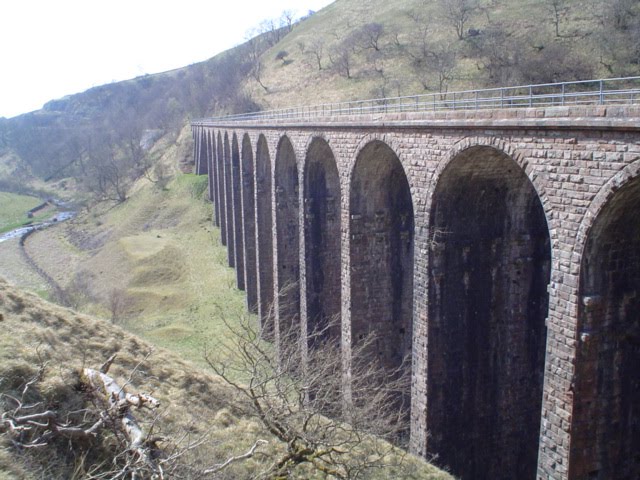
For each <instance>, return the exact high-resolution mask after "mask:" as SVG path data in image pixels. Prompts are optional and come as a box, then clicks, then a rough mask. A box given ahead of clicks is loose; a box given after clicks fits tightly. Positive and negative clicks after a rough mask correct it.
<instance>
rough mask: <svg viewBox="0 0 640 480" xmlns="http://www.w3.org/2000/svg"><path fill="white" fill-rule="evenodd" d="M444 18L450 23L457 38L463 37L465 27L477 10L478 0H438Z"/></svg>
mask: <svg viewBox="0 0 640 480" xmlns="http://www.w3.org/2000/svg"><path fill="white" fill-rule="evenodd" d="M438 3H439V5H440V9H441V14H442V16H443V18H444V20H445V21H446V22H447V23H449V25H451V26H452V27H453V28H454V30H455V32H456V36H457V37H458V39H459V40H462V39H464V36H465V33H466V30H465V27H466V25H467V23H468V22H469V20H470V19H471V17H472V15H473V14H474V13H475V12H476V10H478V8H479V4H478V0H438Z"/></svg>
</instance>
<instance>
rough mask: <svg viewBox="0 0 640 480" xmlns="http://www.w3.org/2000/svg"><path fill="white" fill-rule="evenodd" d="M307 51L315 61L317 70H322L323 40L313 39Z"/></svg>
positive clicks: (320, 38) (319, 38)
mask: <svg viewBox="0 0 640 480" xmlns="http://www.w3.org/2000/svg"><path fill="white" fill-rule="evenodd" d="M307 51H308V52H309V53H311V54H312V55H313V57H314V58H315V59H316V65H317V66H318V70H322V59H323V58H324V39H323V38H322V37H314V38H313V39H312V40H311V42H310V43H309V45H308V47H307Z"/></svg>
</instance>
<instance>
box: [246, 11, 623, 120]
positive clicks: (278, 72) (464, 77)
mask: <svg viewBox="0 0 640 480" xmlns="http://www.w3.org/2000/svg"><path fill="white" fill-rule="evenodd" d="M596 3H597V2H595V3H594V2H592V1H591V0H576V1H575V2H568V3H567V4H568V5H569V6H570V8H569V10H568V13H567V15H566V16H564V17H563V20H562V22H563V31H564V32H567V33H569V34H570V35H574V34H576V33H577V35H576V36H575V39H574V40H571V39H566V38H565V39H564V41H568V42H571V45H572V48H573V49H574V52H575V55H578V56H583V57H585V58H589V57H593V51H594V50H595V45H594V43H593V42H595V41H596V40H595V39H594V38H593V36H592V35H591V36H590V34H591V33H592V32H593V31H594V30H595V29H596V26H597V24H598V22H599V21H600V19H599V18H598V16H597V11H596V9H594V7H593V5H594V4H596ZM480 4H481V5H482V6H483V8H482V9H481V10H478V11H477V12H476V13H474V14H473V15H472V17H471V19H470V21H469V22H468V23H467V25H466V26H465V29H468V28H473V29H479V30H484V29H486V28H487V26H488V25H489V22H491V23H493V24H495V23H500V24H501V25H503V26H504V28H505V29H507V30H508V31H509V32H512V34H513V36H514V38H516V37H517V38H527V39H528V42H527V43H530V44H531V46H532V47H533V46H534V45H535V46H537V47H544V46H548V45H550V44H552V43H553V42H554V41H556V40H557V39H556V38H555V33H554V31H553V25H552V22H551V16H550V15H551V14H550V13H549V9H548V8H547V7H546V6H545V2H542V1H540V0H518V1H509V2H507V1H501V2H496V1H493V0H482V1H481V2H480ZM411 11H413V12H420V13H421V15H423V16H424V17H425V18H427V19H428V20H427V21H428V25H429V26H428V31H429V33H428V38H429V42H430V44H431V45H433V44H438V43H440V44H448V45H451V46H453V47H455V48H459V47H461V46H462V45H463V43H464V42H462V41H459V40H458V39H457V36H456V34H455V31H454V30H453V27H452V26H450V25H449V24H448V22H447V21H445V20H444V19H443V17H442V10H441V8H440V7H439V2H438V1H435V0H433V1H425V0H336V1H335V2H334V3H332V4H330V5H329V6H328V7H326V8H324V9H322V10H321V11H319V12H317V13H315V14H314V15H313V16H311V17H310V18H308V19H307V20H305V21H304V22H301V23H300V24H298V25H297V26H296V27H295V28H294V30H293V31H292V32H291V33H290V34H289V35H287V36H286V37H285V38H284V39H283V40H281V41H280V42H279V43H278V44H276V45H275V46H274V47H273V48H271V49H270V50H269V51H267V52H266V53H265V54H264V55H263V56H262V59H263V64H264V66H263V71H264V73H263V75H262V83H264V84H265V85H266V86H267V87H268V91H266V92H265V91H264V89H263V88H262V87H260V86H259V85H258V84H257V82H255V80H253V79H248V80H247V89H248V90H249V91H250V92H251V94H252V96H253V97H254V98H256V99H257V100H258V101H259V103H260V104H261V105H263V106H264V107H265V108H283V107H291V106H298V105H315V104H320V103H328V102H339V101H349V100H359V99H365V98H376V97H379V96H382V92H383V89H384V94H385V96H400V95H415V94H420V93H429V92H425V90H424V89H423V87H422V85H421V84H420V82H419V81H418V80H417V78H416V76H415V75H414V73H413V71H412V67H411V58H410V56H409V55H408V54H407V51H408V50H411V49H415V48H416V47H417V42H418V35H417V34H416V30H415V23H414V21H413V20H411V18H410V17H409V15H408V12H411ZM372 22H377V23H380V24H382V25H383V26H384V29H385V34H384V35H383V37H382V39H381V45H382V48H381V51H382V55H381V56H380V59H379V60H378V62H377V66H378V68H381V69H382V71H383V74H380V73H379V72H378V73H376V72H375V71H374V69H373V67H372V65H373V63H372V62H371V60H370V58H369V57H368V56H369V55H370V54H371V51H370V50H369V51H359V52H357V53H355V54H354V56H353V62H352V77H353V78H351V79H346V78H344V77H341V76H340V75H339V74H338V73H337V72H336V71H334V70H333V69H332V68H331V62H330V59H329V55H328V52H329V51H330V50H331V49H332V48H334V47H336V46H337V45H338V44H339V43H340V42H341V41H342V40H343V39H344V38H345V37H347V36H348V34H349V33H350V32H352V31H353V30H354V29H356V28H357V27H360V26H362V25H364V24H365V23H372ZM396 32H397V34H398V35H397V39H398V41H399V43H400V45H399V46H398V45H396V43H395V33H396ZM317 39H322V40H323V41H324V54H323V60H322V66H323V68H322V70H318V68H317V65H316V59H315V57H314V56H313V54H312V53H311V52H310V51H309V45H311V43H312V42H313V41H314V40H317ZM300 43H304V44H305V51H304V52H303V51H302V50H301V48H300ZM282 50H284V51H287V52H288V54H289V55H288V56H287V64H286V65H284V64H283V62H282V61H280V60H277V59H276V55H277V53H278V52H280V51H282ZM464 51H465V49H464V48H461V52H462V54H461V56H460V57H459V59H458V62H457V67H456V71H455V78H454V79H453V80H452V82H451V84H450V87H449V90H450V91H454V90H464V89H470V88H483V87H485V86H487V85H486V80H485V79H484V78H483V75H484V72H483V71H482V70H481V69H480V68H478V61H477V60H478V59H476V58H472V57H470V56H467V55H466V54H465V53H464ZM591 62H592V63H593V65H594V68H595V70H596V75H600V76H605V77H606V76H610V74H609V73H607V72H606V70H604V68H603V67H602V66H601V65H598V64H597V62H596V61H595V60H593V59H592V60H591ZM492 86H497V85H492ZM433 91H437V90H436V89H435V84H434V85H433V86H432V88H431V89H430V92H433Z"/></svg>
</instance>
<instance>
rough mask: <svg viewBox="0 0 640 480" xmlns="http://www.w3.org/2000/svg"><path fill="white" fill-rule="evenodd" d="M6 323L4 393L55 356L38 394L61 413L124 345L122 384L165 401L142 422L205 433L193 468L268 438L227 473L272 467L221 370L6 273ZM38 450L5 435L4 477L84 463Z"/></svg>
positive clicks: (412, 463)
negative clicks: (22, 287)
mask: <svg viewBox="0 0 640 480" xmlns="http://www.w3.org/2000/svg"><path fill="white" fill-rule="evenodd" d="M0 325H1V326H2V329H3V335H2V336H0V392H2V393H14V394H15V392H16V391H17V390H18V389H20V388H21V387H22V386H23V385H24V384H25V383H26V382H27V381H28V380H29V379H31V378H32V377H33V376H34V375H35V373H36V371H37V369H38V366H39V365H41V364H43V362H48V363H47V365H48V366H47V368H46V369H45V374H44V376H43V378H42V380H41V381H40V383H39V384H38V391H37V392H36V394H37V399H38V400H41V401H43V402H44V404H46V405H47V407H48V408H55V409H58V410H59V411H64V410H65V409H66V410H68V409H74V408H75V409H77V408H81V407H82V404H83V402H84V397H83V396H82V395H81V393H80V392H78V391H77V390H75V389H74V385H75V383H76V378H77V374H76V372H77V371H78V370H79V369H80V368H82V367H83V366H91V367H97V366H99V365H101V364H102V363H103V362H104V360H105V359H106V358H108V357H109V356H110V355H112V354H114V353H117V354H118V356H117V360H116V362H115V363H114V364H113V366H112V368H111V370H110V374H112V375H113V376H114V378H115V379H116V380H117V381H118V382H119V383H120V384H121V385H124V384H125V383H126V382H127V381H129V383H128V387H127V388H128V390H129V391H133V392H149V393H152V394H153V395H154V396H155V397H156V398H158V399H159V400H160V402H161V404H162V405H163V408H162V415H161V417H160V419H159V420H158V419H154V418H152V417H148V416H145V415H144V414H142V413H136V416H138V417H139V419H140V420H141V423H143V425H144V426H146V427H147V428H148V427H149V426H150V423H151V422H152V421H153V422H155V428H156V429H157V430H158V431H159V432H160V433H161V434H162V435H163V436H165V437H167V438H169V439H177V438H183V437H184V438H185V440H184V442H188V441H191V442H196V441H199V440H204V442H203V443H202V445H200V446H199V447H197V448H195V449H194V450H193V451H191V452H190V453H189V454H188V455H187V456H186V457H185V460H187V461H188V462H189V463H190V464H191V465H192V466H193V467H196V468H202V466H204V465H213V464H216V463H222V462H223V461H224V460H225V459H226V458H228V457H230V456H234V455H238V454H240V453H243V452H245V451H246V450H247V449H248V448H249V446H251V445H252V444H253V442H255V440H256V439H258V438H263V439H267V441H268V442H269V443H268V445H267V446H266V447H264V449H263V452H264V453H265V454H266V455H258V456H256V457H254V458H252V459H249V460H246V461H243V462H238V463H236V464H233V466H231V467H229V469H228V471H225V473H224V475H223V476H221V477H219V478H236V479H244V478H253V477H254V476H255V475H257V474H258V473H259V472H260V471H262V470H264V469H265V466H266V465H267V464H268V463H269V461H270V456H269V454H270V453H274V452H275V451H277V450H278V449H280V448H281V446H279V445H278V444H277V442H276V441H275V440H274V439H273V438H272V437H271V436H270V435H269V434H268V433H267V432H265V431H264V430H263V428H262V427H261V426H260V424H258V423H257V422H256V421H255V420H253V419H251V418H248V417H243V416H242V415H241V414H240V413H239V410H237V409H236V406H237V405H238V402H240V401H242V400H241V399H239V398H236V396H235V395H236V394H235V392H234V391H232V390H230V388H229V387H228V386H227V385H226V384H224V383H223V382H222V381H221V380H220V379H219V378H218V377H216V376H213V375H209V374H207V373H203V372H202V371H201V370H200V369H198V368H197V367H195V366H194V365H193V364H191V363H189V362H186V361H184V360H182V359H180V358H179V357H177V356H176V355H175V354H173V353H170V352H167V351H165V350H164V349H161V348H157V347H154V346H152V345H151V344H149V343H147V342H145V341H144V340H142V339H140V338H139V337H136V336H134V335H132V334H130V333H128V332H126V331H125V330H123V329H121V328H119V327H117V326H114V325H112V324H110V323H108V322H106V321H103V320H100V319H96V318H92V317H89V316H86V315H82V314H78V313H76V312H73V311H71V310H68V309H65V308H62V307H59V306H56V305H53V304H49V303H47V302H45V301H44V300H42V299H40V298H38V297H36V296H35V295H32V294H28V293H24V292H20V291H18V290H16V289H15V288H13V287H11V286H10V285H8V284H7V283H5V282H4V281H0ZM132 372H135V373H134V374H133V375H132ZM34 398H36V397H34ZM0 403H1V402H0ZM165 445H169V443H165ZM30 452H33V451H27V452H22V453H20V452H19V451H17V450H15V449H13V448H11V446H10V445H9V444H8V443H7V442H6V437H5V438H4V439H3V438H2V437H0V479H2V478H29V479H31V478H63V477H64V478H66V477H70V476H71V475H72V470H73V468H74V466H75V467H77V462H78V458H77V457H76V458H75V462H76V463H73V462H71V463H66V462H67V461H70V459H71V460H73V459H74V457H73V455H70V453H69V452H68V451H67V454H65V455H62V456H61V455H60V452H57V453H56V452H48V451H39V453H37V454H35V455H32V454H30ZM75 453H77V452H75ZM89 453H91V452H89ZM89 453H87V457H86V458H87V459H88V458H91V456H90V455H89ZM363 454H365V453H363ZM86 461H89V460H86ZM406 462H408V463H407V465H408V467H406V468H408V470H407V469H405V470H404V471H405V472H409V477H405V478H423V479H432V480H438V479H441V480H446V479H449V478H450V477H449V476H448V475H446V474H444V473H442V472H440V471H439V470H437V469H435V468H433V467H431V466H429V465H427V464H425V463H423V462H422V461H420V460H418V459H415V458H408V459H407V460H406ZM395 468H397V467H395ZM394 471H395V470H394V469H393V468H392V469H388V470H381V471H379V472H377V473H379V474H380V477H377V474H376V478H393V476H394ZM302 472H303V473H302V475H303V478H316V477H315V476H314V474H313V472H309V471H305V470H304V469H303V471H302ZM216 478H218V477H216ZM317 478H321V477H317Z"/></svg>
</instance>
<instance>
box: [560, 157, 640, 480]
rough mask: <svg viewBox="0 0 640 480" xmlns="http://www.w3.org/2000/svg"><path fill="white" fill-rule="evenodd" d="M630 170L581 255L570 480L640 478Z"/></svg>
mask: <svg viewBox="0 0 640 480" xmlns="http://www.w3.org/2000/svg"><path fill="white" fill-rule="evenodd" d="M629 168H630V170H633V172H632V173H634V176H632V177H630V178H629V177H627V178H626V181H625V182H624V183H622V184H620V180H621V179H616V185H615V187H616V190H615V191H614V190H613V189H612V188H611V187H610V186H609V185H607V186H606V187H605V188H607V189H608V190H607V191H606V192H605V194H606V195H607V197H608V198H607V199H606V201H605V200H604V199H602V202H600V203H601V204H599V205H598V206H599V207H600V208H599V211H597V212H595V218H594V219H593V223H592V224H591V227H590V228H589V229H588V231H587V232H586V242H585V245H584V249H583V252H582V260H581V267H580V283H579V302H578V332H579V334H578V338H577V352H576V362H575V368H576V369H575V388H574V405H573V412H572V413H573V414H572V420H573V421H572V425H571V450H570V455H569V459H570V463H569V478H570V479H571V480H582V479H630V478H640V370H639V369H638V365H640V315H639V314H638V312H640V177H639V176H637V175H638V172H637V170H638V169H637V165H632V166H630V167H629ZM597 200H598V199H596V201H597Z"/></svg>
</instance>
